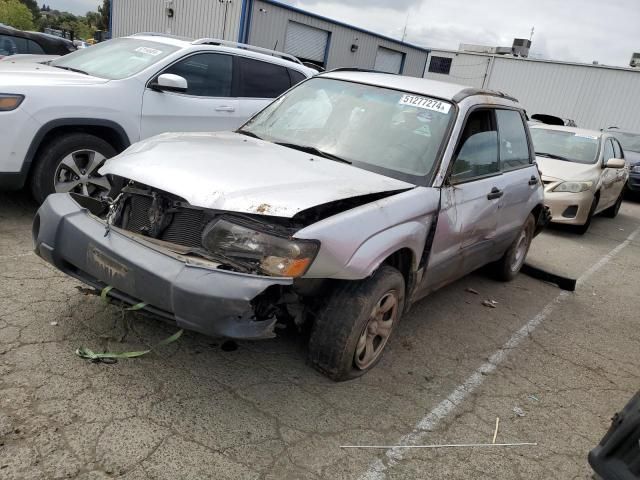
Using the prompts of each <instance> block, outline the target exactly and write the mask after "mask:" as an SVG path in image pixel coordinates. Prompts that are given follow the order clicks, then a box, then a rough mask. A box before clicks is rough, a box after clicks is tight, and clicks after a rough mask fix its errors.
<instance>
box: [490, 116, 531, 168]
mask: <svg viewBox="0 0 640 480" xmlns="http://www.w3.org/2000/svg"><path fill="white" fill-rule="evenodd" d="M496 119H497V122H498V132H499V134H500V135H499V136H500V166H501V169H502V170H503V171H509V170H514V169H516V168H520V167H524V166H527V165H529V163H530V162H531V160H530V153H529V142H528V140H527V133H526V130H525V128H524V121H523V120H522V116H521V115H520V112H518V111H516V110H496Z"/></svg>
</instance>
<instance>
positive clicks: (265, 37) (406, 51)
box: [111, 0, 429, 77]
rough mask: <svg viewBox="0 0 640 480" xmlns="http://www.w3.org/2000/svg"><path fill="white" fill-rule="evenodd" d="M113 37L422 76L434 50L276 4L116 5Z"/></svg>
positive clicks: (122, 0) (154, 1) (137, 1)
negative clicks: (213, 42) (244, 48)
mask: <svg viewBox="0 0 640 480" xmlns="http://www.w3.org/2000/svg"><path fill="white" fill-rule="evenodd" d="M111 12H112V15H111V35H112V37H122V36H125V35H131V34H133V33H139V32H161V33H169V34H172V35H179V36H185V37H190V38H201V37H212V38H220V39H224V40H232V41H238V42H241V43H250V44H252V45H256V46H259V47H265V48H270V49H273V50H278V51H283V52H286V53H290V54H292V55H295V56H296V57H298V58H300V59H301V60H303V61H308V62H312V63H315V64H317V65H320V66H322V67H324V68H327V69H331V68H337V67H353V66H356V67H360V68H367V69H375V70H380V71H385V72H392V73H401V74H404V75H412V76H416V77H421V76H422V74H423V73H424V70H425V65H426V62H427V55H428V54H429V50H428V49H425V48H420V47H416V46H414V45H410V44H407V43H404V42H401V41H399V40H394V39H392V38H389V37H385V36H383V35H378V34H376V33H373V32H369V31H367V30H364V29H361V28H359V27H355V26H352V25H347V24H345V23H342V22H338V21H335V20H332V19H329V18H326V17H322V16H320V15H315V14H313V13H310V12H306V11H303V10H300V9H298V8H295V7H291V6H289V5H286V4H283V3H280V2H277V1H273V0H111Z"/></svg>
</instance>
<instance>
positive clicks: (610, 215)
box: [602, 190, 624, 218]
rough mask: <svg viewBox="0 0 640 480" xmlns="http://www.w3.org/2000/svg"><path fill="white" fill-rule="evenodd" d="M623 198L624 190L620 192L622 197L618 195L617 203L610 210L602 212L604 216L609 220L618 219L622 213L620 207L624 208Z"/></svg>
mask: <svg viewBox="0 0 640 480" xmlns="http://www.w3.org/2000/svg"><path fill="white" fill-rule="evenodd" d="M623 196H624V190H623V191H621V192H620V195H618V199H617V200H616V203H614V204H613V205H611V206H610V207H609V208H607V209H606V210H605V211H604V212H602V215H604V216H605V217H608V218H616V217H617V216H618V212H619V211H620V207H621V206H622V197H623Z"/></svg>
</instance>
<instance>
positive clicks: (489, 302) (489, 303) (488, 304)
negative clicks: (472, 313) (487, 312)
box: [482, 300, 498, 308]
mask: <svg viewBox="0 0 640 480" xmlns="http://www.w3.org/2000/svg"><path fill="white" fill-rule="evenodd" d="M497 304H498V302H496V301H495V300H483V301H482V305H484V306H485V307H489V308H496V305H497Z"/></svg>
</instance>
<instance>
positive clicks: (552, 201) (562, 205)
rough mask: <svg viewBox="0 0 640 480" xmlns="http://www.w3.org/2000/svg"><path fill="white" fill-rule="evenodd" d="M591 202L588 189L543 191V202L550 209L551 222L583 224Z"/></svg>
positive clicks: (591, 194)
mask: <svg viewBox="0 0 640 480" xmlns="http://www.w3.org/2000/svg"><path fill="white" fill-rule="evenodd" d="M592 202H593V193H592V192H591V191H590V190H587V191H586V192H580V193H570V192H544V204H545V206H547V207H549V210H550V211H551V221H552V222H553V223H565V224H569V225H584V224H585V223H586V222H587V218H588V217H589V210H590V209H591V203H592Z"/></svg>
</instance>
